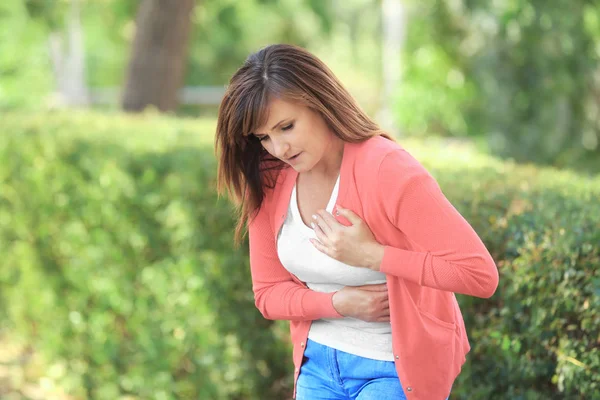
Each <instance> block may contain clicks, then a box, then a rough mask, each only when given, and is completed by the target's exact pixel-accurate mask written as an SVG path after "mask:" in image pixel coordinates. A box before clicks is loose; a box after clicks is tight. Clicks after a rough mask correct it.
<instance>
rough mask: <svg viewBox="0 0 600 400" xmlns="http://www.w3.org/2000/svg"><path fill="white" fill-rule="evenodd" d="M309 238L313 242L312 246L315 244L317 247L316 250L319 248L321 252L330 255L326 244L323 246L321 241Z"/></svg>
mask: <svg viewBox="0 0 600 400" xmlns="http://www.w3.org/2000/svg"><path fill="white" fill-rule="evenodd" d="M309 240H310V242H311V243H312V244H313V246H315V247H316V248H317V250H319V251H320V252H321V253H323V254H326V255H328V256H329V257H332V256H331V254H330V252H329V248H327V246H324V245H323V243H321V242H319V241H318V240H316V239H312V238H311V239H309Z"/></svg>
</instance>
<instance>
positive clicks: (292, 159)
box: [286, 152, 302, 162]
mask: <svg viewBox="0 0 600 400" xmlns="http://www.w3.org/2000/svg"><path fill="white" fill-rule="evenodd" d="M300 154H302V152H300V153H298V154H296V155H295V156H293V157H290V158H288V159H287V160H286V161H287V162H294V161H295V160H297V159H298V156H300Z"/></svg>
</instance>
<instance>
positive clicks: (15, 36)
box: [0, 1, 54, 110]
mask: <svg viewBox="0 0 600 400" xmlns="http://www.w3.org/2000/svg"><path fill="white" fill-rule="evenodd" d="M0 26H2V29H0V49H2V51H0V110H3V109H4V110H7V109H14V108H21V109H27V108H34V107H36V106H39V104H40V98H41V97H43V96H45V95H47V94H48V93H49V92H51V90H52V88H53V85H54V82H53V80H52V66H51V63H50V58H49V53H48V46H47V30H46V24H45V23H43V22H40V21H39V20H35V19H32V17H31V16H30V15H29V14H28V10H27V8H26V7H25V5H24V4H23V3H22V2H20V1H5V2H0Z"/></svg>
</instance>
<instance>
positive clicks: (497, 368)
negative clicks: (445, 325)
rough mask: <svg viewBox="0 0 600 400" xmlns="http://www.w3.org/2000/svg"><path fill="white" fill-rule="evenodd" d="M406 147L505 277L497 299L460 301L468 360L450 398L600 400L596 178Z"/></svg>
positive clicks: (599, 181) (451, 149)
mask: <svg viewBox="0 0 600 400" xmlns="http://www.w3.org/2000/svg"><path fill="white" fill-rule="evenodd" d="M451 143H452V142H451ZM407 147H409V148H411V149H414V154H416V155H417V158H419V159H421V160H423V162H424V163H425V164H426V165H427V166H428V167H429V168H430V170H431V171H432V172H433V173H434V175H435V176H436V178H437V179H438V181H439V183H440V185H441V187H442V189H443V190H444V192H445V194H446V195H447V196H448V198H450V200H451V201H452V202H453V204H455V206H456V207H457V208H458V209H459V211H460V212H461V213H462V214H463V215H464V216H465V218H466V219H467V220H468V221H469V222H470V223H471V224H472V225H473V227H474V228H475V230H476V231H477V232H478V233H479V235H480V236H481V237H482V239H483V240H484V242H485V243H486V245H487V246H488V248H489V249H490V251H491V253H492V255H493V256H494V259H495V260H497V264H498V267H499V271H500V286H499V288H498V290H497V292H496V294H495V295H494V296H493V297H492V299H490V300H482V299H477V298H472V297H467V296H460V297H459V302H460V304H461V308H462V310H463V316H464V317H465V322H466V324H467V329H468V331H469V336H470V342H471V345H472V351H471V354H470V355H469V356H467V360H468V361H467V363H466V365H465V367H464V369H463V372H462V374H461V375H460V376H459V379H458V381H457V382H456V384H455V389H454V390H453V398H461V399H506V398H511V399H548V398H557V399H558V398H560V399H581V398H585V399H593V398H599V396H600V376H599V375H598V373H597V371H598V370H599V369H600V346H599V344H600V271H599V270H598V265H600V246H599V243H600V204H599V203H598V199H599V198H600V177H596V178H595V179H586V178H581V177H578V176H577V175H575V174H573V173H571V172H566V171H556V170H550V169H539V168H536V167H533V166H516V165H514V164H512V163H501V162H499V161H496V160H493V159H489V158H487V157H482V156H478V155H475V154H472V153H470V152H468V151H465V150H464V149H463V148H461V146H460V145H452V144H443V145H440V143H433V142H430V143H426V144H425V145H424V144H422V143H414V144H413V143H412V142H409V143H407ZM431 148H436V149H440V148H444V151H443V152H439V153H438V152H432V150H431Z"/></svg>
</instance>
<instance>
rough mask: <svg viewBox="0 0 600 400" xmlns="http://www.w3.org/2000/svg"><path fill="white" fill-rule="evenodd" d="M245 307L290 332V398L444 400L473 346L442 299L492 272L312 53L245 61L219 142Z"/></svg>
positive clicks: (286, 50)
mask: <svg viewBox="0 0 600 400" xmlns="http://www.w3.org/2000/svg"><path fill="white" fill-rule="evenodd" d="M215 146H216V150H217V154H218V157H219V187H220V190H221V189H224V188H225V189H227V190H228V191H229V193H230V194H232V195H233V197H234V198H236V199H237V200H238V201H239V203H240V214H241V215H240V218H239V223H238V226H237V230H236V239H238V240H239V237H240V235H241V232H242V230H243V229H244V227H245V226H246V224H247V226H248V231H249V242H250V267H251V273H252V284H253V291H254V297H255V302H256V306H257V308H258V309H259V310H260V312H261V313H262V314H263V316H264V317H265V318H268V319H274V320H276V319H285V320H289V321H290V330H291V337H292V342H293V361H294V365H295V374H294V397H295V398H297V399H299V400H306V399H311V400H313V399H362V400H365V399H372V398H373V399H374V398H376V397H375V396H377V398H378V399H403V398H406V399H411V400H412V399H415V400H417V399H419V400H421V399H422V400H432V399H433V400H436V399H446V398H447V397H448V395H449V393H450V389H451V386H452V383H453V381H454V379H455V378H456V376H457V375H458V374H459V372H460V369H461V366H462V364H463V363H464V361H465V355H466V353H467V352H468V351H469V349H470V346H469V342H468V340H467V336H466V333H465V326H464V322H463V318H462V315H461V312H460V309H459V307H458V303H457V301H456V298H455V296H454V293H463V294H467V295H471V296H477V297H483V298H487V297H490V296H492V294H493V293H494V291H495V290H496V287H497V285H498V272H497V269H496V265H495V263H494V260H493V259H492V257H491V256H490V254H489V252H488V251H487V250H486V248H485V246H484V244H483V243H482V242H481V240H480V239H479V237H478V236H477V234H476V233H475V231H474V230H473V229H472V228H471V226H470V225H469V224H468V223H467V221H465V219H464V218H463V217H462V216H461V215H460V214H459V213H458V212H457V211H456V209H455V208H454V207H453V206H452V205H451V204H450V203H449V202H448V200H447V199H446V198H445V196H444V195H443V193H442V191H441V190H440V188H439V186H438V184H437V183H436V181H435V180H434V179H433V178H432V176H431V175H430V174H429V173H428V172H427V171H426V170H425V168H423V166H422V165H421V164H420V163H419V162H418V161H417V160H415V159H414V158H413V157H412V156H411V155H410V154H409V153H408V152H407V151H406V150H404V149H403V148H402V147H401V146H400V145H399V144H397V143H396V142H395V141H393V140H391V139H390V138H389V137H388V136H387V135H386V134H385V133H384V132H382V131H381V130H380V129H379V127H378V126H377V124H376V123H375V122H373V121H372V120H371V119H370V118H369V117H368V116H367V115H366V114H365V113H364V112H363V111H362V110H361V109H360V107H359V106H358V105H357V104H356V102H355V101H354V100H353V98H352V97H351V95H350V94H349V93H348V92H347V91H346V90H345V89H344V87H343V86H342V85H341V83H340V82H339V81H338V79H337V78H336V77H335V76H334V75H333V73H332V72H331V71H330V70H329V69H328V68H327V66H326V65H325V64H324V63H323V62H321V61H320V60H319V59H318V58H316V57H315V56H314V55H312V54H311V53H309V52H308V51H306V50H304V49H301V48H299V47H295V46H290V45H272V46H268V47H266V48H264V49H262V50H260V51H258V52H257V53H255V54H252V55H250V56H249V57H248V59H247V60H246V62H245V63H244V65H243V66H242V67H241V68H240V69H239V70H238V71H237V72H236V73H235V75H234V76H233V77H232V79H231V81H230V84H229V86H228V88H227V91H226V93H225V96H224V98H223V101H222V103H221V106H220V109H219V118H218V124H217V132H216V144H215Z"/></svg>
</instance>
